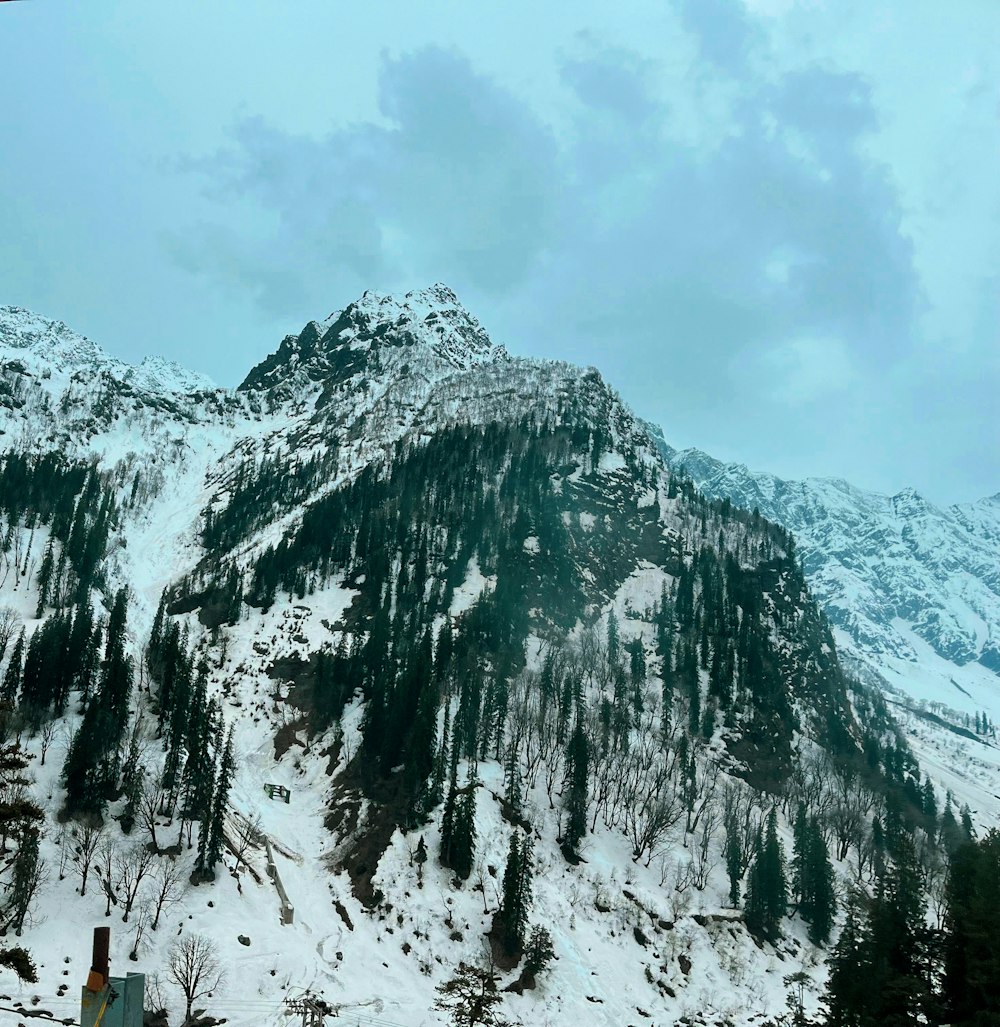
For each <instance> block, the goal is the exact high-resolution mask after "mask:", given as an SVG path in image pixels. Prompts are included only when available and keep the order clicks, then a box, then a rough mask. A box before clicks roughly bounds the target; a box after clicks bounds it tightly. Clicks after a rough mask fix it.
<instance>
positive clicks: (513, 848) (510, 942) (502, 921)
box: [494, 830, 533, 959]
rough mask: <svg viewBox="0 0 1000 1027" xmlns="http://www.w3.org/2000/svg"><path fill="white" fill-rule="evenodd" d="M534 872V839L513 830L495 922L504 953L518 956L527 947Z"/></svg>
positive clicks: (515, 957) (514, 956)
mask: <svg viewBox="0 0 1000 1027" xmlns="http://www.w3.org/2000/svg"><path fill="white" fill-rule="evenodd" d="M532 874H533V869H532V855H531V838H530V836H529V835H527V834H525V835H524V836H523V837H521V832H520V831H517V830H515V831H513V832H512V833H511V836H510V844H509V846H508V849H507V864H506V866H505V868H504V874H503V901H502V903H501V906H500V910H499V911H498V913H497V916H496V921H495V924H494V929H495V931H496V933H497V935H498V940H499V942H500V944H501V945H502V947H503V949H504V952H505V953H506V954H507V956H508V957H510V958H513V959H519V958H520V956H521V953H522V951H523V949H524V939H525V932H526V931H527V929H528V910H529V907H530V905H531V878H532Z"/></svg>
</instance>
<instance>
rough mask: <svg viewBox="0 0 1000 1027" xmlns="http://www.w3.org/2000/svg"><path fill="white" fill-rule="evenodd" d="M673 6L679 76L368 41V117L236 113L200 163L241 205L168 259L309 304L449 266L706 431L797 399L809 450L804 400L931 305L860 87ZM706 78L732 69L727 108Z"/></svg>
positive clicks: (779, 416)
mask: <svg viewBox="0 0 1000 1027" xmlns="http://www.w3.org/2000/svg"><path fill="white" fill-rule="evenodd" d="M680 9H681V14H682V20H683V21H684V23H685V24H686V25H687V33H688V35H687V36H685V37H684V39H686V40H687V44H688V52H694V51H695V50H696V52H697V53H698V54H699V55H700V56H699V58H698V59H697V60H696V61H695V63H694V64H693V65H692V66H691V67H690V68H689V69H688V73H687V74H686V76H684V78H683V81H682V82H680V84H679V85H678V82H677V79H676V75H675V77H674V78H670V75H671V74H674V71H673V70H672V66H668V62H665V63H657V62H655V61H652V60H650V59H649V58H647V57H644V56H642V55H639V54H636V53H633V52H630V51H628V50H625V49H623V48H621V47H616V46H605V45H602V43H601V42H600V40H598V39H597V38H595V37H594V36H592V35H583V36H580V37H578V38H577V40H576V42H575V44H574V46H573V48H572V49H571V51H570V52H568V53H566V52H564V53H563V54H562V56H561V63H560V65H559V69H558V70H559V76H560V84H561V89H562V92H561V93H560V94H558V95H557V94H553V95H551V96H549V97H546V98H544V102H542V99H538V100H536V102H533V103H532V102H528V101H527V100H525V99H524V98H522V97H519V96H516V95H515V94H514V93H513V92H511V91H509V90H507V89H505V88H504V87H503V86H501V85H500V84H499V83H498V82H496V81H495V80H493V79H491V78H490V77H488V76H486V75H484V74H482V73H480V72H479V71H477V70H476V69H475V68H474V67H473V66H472V65H471V63H470V62H469V61H468V60H467V59H466V58H465V57H463V56H462V55H461V54H459V53H457V52H454V51H450V50H443V49H440V48H437V47H430V48H424V49H420V50H417V51H415V52H413V53H409V54H405V55H403V56H400V57H395V58H390V57H386V58H384V60H383V65H382V70H381V75H380V80H379V93H378V98H379V110H380V114H381V119H380V120H379V122H378V123H375V122H371V123H363V124H356V125H353V126H349V127H347V128H339V129H336V130H333V131H331V132H330V133H329V135H327V136H326V137H324V138H320V139H312V138H307V137H303V136H297V135H293V134H289V133H284V132H282V131H280V130H278V129H276V128H274V127H272V126H270V125H267V124H265V123H264V122H262V121H260V120H255V119H249V120H246V121H243V122H241V123H240V124H239V125H238V126H237V130H236V132H235V134H234V137H233V140H232V144H231V146H230V147H229V148H227V150H226V151H225V152H222V153H219V154H217V155H216V156H215V157H214V158H212V159H211V160H209V161H208V162H204V163H202V164H200V165H199V166H198V171H199V173H201V174H203V175H204V176H205V179H206V186H207V188H208V189H210V190H212V191H214V193H215V194H216V195H218V196H220V197H225V198H226V202H227V203H231V204H234V205H235V207H234V209H236V210H238V211H239V212H240V214H239V217H235V216H231V217H230V220H229V221H228V222H226V216H227V215H226V213H225V210H224V209H223V207H222V206H221V201H220V219H219V220H220V225H212V226H207V225H206V226H200V227H199V228H198V229H197V230H196V231H192V232H189V233H186V238H184V240H183V241H177V240H175V243H174V250H175V254H176V256H177V259H178V260H183V261H184V262H185V263H186V265H187V266H189V267H197V268H200V269H201V271H202V272H203V273H218V274H220V275H223V276H225V277H227V279H228V280H229V281H230V282H232V283H234V284H235V285H236V286H237V287H240V286H241V285H242V287H244V288H246V289H248V290H250V291H251V292H253V294H254V295H255V296H256V297H257V298H258V301H259V302H260V303H261V304H262V305H266V306H267V308H268V309H269V310H270V311H271V312H274V311H275V310H280V309H285V310H292V309H296V310H297V312H298V313H300V314H301V316H302V317H303V319H304V318H305V316H311V315H313V314H315V313H319V312H322V313H325V312H326V311H327V310H328V309H329V307H330V305H331V302H333V301H334V300H333V299H332V298H334V297H338V298H340V299H341V300H343V301H346V300H348V299H350V298H353V295H354V294H356V293H358V292H360V291H361V290H363V289H364V288H368V287H374V288H380V289H397V288H409V287H413V286H419V285H422V284H426V283H428V282H431V281H436V280H444V281H447V282H449V284H451V285H452V286H453V287H454V288H455V289H456V291H457V292H458V293H459V295H460V296H462V297H463V299H465V301H466V303H467V304H468V305H469V306H470V307H471V308H472V309H474V310H475V311H476V312H477V314H479V315H480V316H481V317H482V318H483V320H484V321H485V323H487V324H488V325H489V326H490V327H491V329H493V330H494V333H495V334H496V335H497V336H498V337H499V338H501V339H503V341H506V342H507V343H508V344H510V345H512V347H513V348H514V349H515V350H519V351H521V352H532V353H534V354H537V355H545V356H555V357H563V358H567V359H571V360H576V361H578V362H581V363H596V364H598V365H599V366H600V367H601V368H602V370H603V371H604V372H605V373H606V374H607V376H608V377H609V379H610V380H611V381H613V382H614V383H615V384H616V385H617V386H618V387H619V388H621V389H622V391H623V392H624V393H625V395H626V396H627V397H628V398H629V400H630V401H631V402H632V403H633V404H634V405H635V406H636V407H638V408H639V409H640V411H641V412H643V413H644V414H646V415H648V416H654V417H660V418H661V419H664V420H667V421H668V430H669V429H670V428H671V425H672V424H675V423H684V424H687V425H688V426H690V431H691V434H692V435H694V436H695V439H694V440H696V441H698V442H700V443H701V444H702V445H705V446H707V447H710V446H711V445H713V440H714V439H716V438H726V437H733V436H734V435H739V436H740V437H743V433H744V432H745V425H746V424H747V423H749V421H750V419H752V422H753V423H754V425H755V426H756V427H757V429H758V432H759V434H760V436H761V437H764V436H766V435H767V433H771V436H772V437H775V436H776V435H778V434H785V435H788V434H789V433H788V423H787V419H788V417H789V415H790V411H793V412H794V411H797V412H798V413H797V416H799V417H801V418H807V417H813V420H811V421H808V423H807V422H806V421H805V420H803V422H802V425H801V426H800V427H798V428H796V430H795V431H794V432H792V433H791V434H790V435H789V439H788V442H787V446H788V448H789V451H790V452H798V453H799V454H800V455H802V456H803V457H805V456H807V455H808V454H809V452H810V447H813V448H815V446H816V445H817V440H819V439H821V438H822V437H823V433H824V432H828V430H829V429H828V424H825V423H823V421H822V419H820V418H817V417H815V416H814V414H815V412H814V411H809V410H807V408H808V407H809V405H810V404H811V403H816V402H820V401H822V400H823V399H824V398H825V397H828V396H830V395H833V394H837V395H839V396H841V397H842V396H843V395H844V394H845V392H846V391H847V390H848V388H850V389H854V390H857V391H859V392H860V391H861V390H862V389H863V383H864V382H865V381H866V379H874V378H877V377H878V376H879V375H883V374H886V373H888V369H890V368H891V367H892V366H893V364H894V363H895V362H896V361H898V360H899V359H901V357H902V355H903V354H904V352H905V350H906V348H907V346H908V344H909V340H910V339H911V338H912V336H913V330H914V321H915V318H916V316H917V313H918V312H919V310H920V307H921V303H922V296H921V290H920V282H919V279H918V277H917V274H916V272H915V270H914V265H913V255H912V252H911V246H910V243H909V241H908V239H907V238H906V237H905V235H904V234H903V232H902V230H901V212H900V202H899V198H898V196H897V193H896V190H895V187H894V185H893V182H892V179H891V177H890V176H889V174H888V172H887V170H886V168H885V167H883V166H881V165H879V164H878V163H876V162H875V161H874V160H873V159H872V158H871V157H870V156H869V152H868V148H867V146H866V141H867V140H868V138H869V137H870V135H871V133H873V132H874V131H877V129H878V118H877V114H876V109H875V105H874V101H873V98H872V95H871V91H870V89H869V86H868V83H867V82H866V81H865V80H864V79H863V78H861V77H859V76H857V75H854V74H849V73H846V72H843V71H838V70H836V69H833V68H829V67H819V66H810V67H807V68H804V69H799V70H796V71H795V72H791V73H781V72H780V71H779V70H777V69H776V68H771V69H770V70H769V71H768V73H767V74H766V75H765V74H757V73H756V72H751V70H750V68H751V65H752V66H753V67H756V64H753V62H752V61H751V58H753V60H754V61H756V58H757V57H761V59H763V58H766V56H767V51H766V45H767V38H766V36H765V35H764V34H763V31H762V29H761V28H760V26H759V25H758V24H757V23H756V22H755V21H754V19H753V16H752V15H751V14H749V13H748V12H747V11H746V10H745V9H744V8H743V6H742V5H741V4H740V3H739V2H738V0H731V2H722V0H712V3H710V4H704V5H702V3H701V0H699V2H698V3H697V4H695V3H693V2H687V3H682V4H681V5H680ZM692 41H693V42H694V44H695V46H694V47H692V46H691V43H692ZM675 44H676V46H678V47H680V43H678V42H677V41H676V40H674V41H672V43H671V45H675ZM680 49H683V48H682V47H680ZM679 52H680V51H679ZM713 68H714V69H715V71H712V70H711V69H713ZM706 75H709V76H710V75H715V76H716V77H717V78H718V81H720V82H721V81H723V80H725V81H732V80H733V77H734V76H738V77H739V87H738V89H735V90H730V92H729V94H728V95H729V101H728V106H727V109H726V114H725V116H724V117H716V116H715V115H716V113H717V112H716V111H714V109H712V108H711V104H713V103H715V102H716V98H715V97H713V96H711V95H710V93H711V90H708V89H706V85H705V81H706ZM668 98H669V99H668ZM699 104H701V105H708V106H707V107H699ZM682 108H684V111H685V112H686V113H684V112H682V110H681V109H682ZM692 111H693V112H694V113H695V115H699V114H701V115H703V121H704V130H703V132H702V138H701V141H700V142H699V144H698V145H695V144H693V143H692V142H691V139H690V134H689V133H686V131H685V130H684V127H683V125H682V124H681V122H682V121H683V120H684V118H685V117H687V118H688V120H690V113H691V112H692ZM549 116H551V120H552V123H553V124H557V125H558V126H559V127H558V130H556V129H553V128H552V127H550V124H549V122H548V120H547V118H548V117H549ZM247 209H257V210H258V211H259V216H258V218H257V219H256V221H254V219H253V218H252V217H249V218H248V217H246V216H245V211H246V210H247ZM223 224H224V225H226V227H225V230H222V228H221V227H220V226H221V225H223ZM241 240H242V245H241V242H240V241H241ZM213 269H214V270H213ZM289 269H292V270H291V273H289ZM734 371H735V373H734ZM741 376H742V377H741ZM768 376H771V377H772V378H774V379H775V381H776V382H777V384H774V382H773V381H772V383H771V387H769V388H766V389H764V391H763V392H762V391H761V387H762V382H764V379H765V378H767V377H768ZM752 392H753V394H752V395H751V393H752ZM762 398H765V399H766V400H767V402H766V403H763V404H762V402H761V400H762ZM667 411H669V417H668V416H667V414H666V413H663V412H667ZM699 433H700V434H699ZM746 457H747V458H748V459H751V460H752V459H754V455H753V453H747V454H746ZM780 469H781V468H779V470H780Z"/></svg>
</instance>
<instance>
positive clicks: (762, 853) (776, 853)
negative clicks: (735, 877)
mask: <svg viewBox="0 0 1000 1027" xmlns="http://www.w3.org/2000/svg"><path fill="white" fill-rule="evenodd" d="M787 907H788V886H787V883H786V881H785V857H784V852H783V851H782V846H781V841H780V839H779V838H778V827H777V814H776V813H775V811H774V810H773V809H772V810H771V813H770V815H769V816H768V818H767V832H766V834H765V836H764V839H763V841H759V842H758V846H757V853H756V856H755V857H754V861H753V864H752V865H751V867H750V872H749V875H748V879H747V894H746V907H745V912H744V917H745V920H746V925H747V929H748V930H749V931H750V932H751V934H755V935H756V936H757V937H759V938H762V939H764V940H765V941H769V942H771V943H772V944H774V943H775V942H777V940H778V938H780V937H781V920H782V918H783V917H784V915H785V912H786V910H787Z"/></svg>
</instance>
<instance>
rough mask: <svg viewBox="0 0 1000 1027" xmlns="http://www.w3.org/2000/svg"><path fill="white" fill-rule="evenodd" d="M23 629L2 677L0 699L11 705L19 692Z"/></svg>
mask: <svg viewBox="0 0 1000 1027" xmlns="http://www.w3.org/2000/svg"><path fill="white" fill-rule="evenodd" d="M24 645H25V642H24V628H21V633H20V635H18V636H17V641H16V642H15V643H14V650H13V652H11V654H10V661H9V662H8V663H7V670H6V671H5V672H4V676H3V689H2V692H0V697H2V698H3V700H4V702H7V703H11V704H13V703H14V701H15V700H16V699H17V695H18V693H19V692H20V691H21V672H22V670H23V665H24Z"/></svg>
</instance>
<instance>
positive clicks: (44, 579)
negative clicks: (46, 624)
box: [35, 538, 54, 619]
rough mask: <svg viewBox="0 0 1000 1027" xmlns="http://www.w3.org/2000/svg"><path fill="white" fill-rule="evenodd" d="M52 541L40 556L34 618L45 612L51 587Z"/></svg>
mask: <svg viewBox="0 0 1000 1027" xmlns="http://www.w3.org/2000/svg"><path fill="white" fill-rule="evenodd" d="M53 562H54V561H53V556H52V539H51V538H50V539H49V541H48V544H47V545H46V547H45V554H44V555H43V556H42V565H41V567H39V569H38V577H37V579H36V580H37V583H38V606H37V608H36V610H35V618H36V619H40V618H41V616H42V614H43V613H44V612H45V604H46V603H47V602H48V599H49V589H50V588H51V586H52V568H53Z"/></svg>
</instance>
